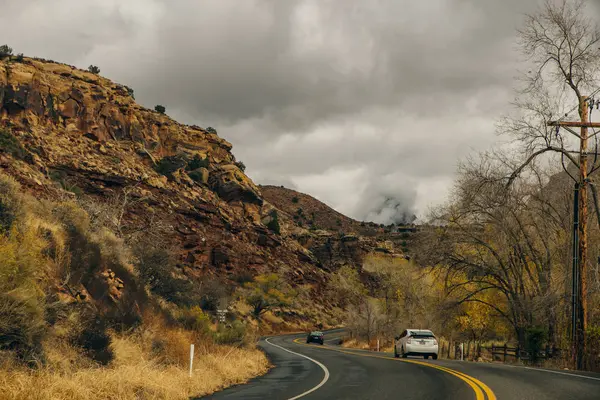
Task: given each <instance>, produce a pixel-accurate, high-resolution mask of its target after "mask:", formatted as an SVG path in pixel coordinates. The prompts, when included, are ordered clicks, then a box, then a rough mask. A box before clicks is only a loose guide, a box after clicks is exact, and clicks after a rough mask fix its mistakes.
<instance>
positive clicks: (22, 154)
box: [0, 129, 29, 161]
mask: <svg viewBox="0 0 600 400" xmlns="http://www.w3.org/2000/svg"><path fill="white" fill-rule="evenodd" d="M0 151H1V152H4V153H8V154H10V155H11V156H13V157H14V158H17V159H19V160H26V161H27V160H28V158H29V153H28V152H27V150H25V148H24V147H23V145H22V144H21V142H19V140H18V139H17V138H16V137H15V136H13V135H12V134H11V133H10V132H8V131H6V130H4V129H0Z"/></svg>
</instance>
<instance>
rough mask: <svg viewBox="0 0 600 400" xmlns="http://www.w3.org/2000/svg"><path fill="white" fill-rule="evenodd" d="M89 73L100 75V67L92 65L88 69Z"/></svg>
mask: <svg viewBox="0 0 600 400" xmlns="http://www.w3.org/2000/svg"><path fill="white" fill-rule="evenodd" d="M88 71H89V72H91V73H92V74H96V75H98V74H99V73H100V68H98V67H97V66H95V65H90V66H89V67H88Z"/></svg>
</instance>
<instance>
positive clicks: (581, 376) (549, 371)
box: [521, 367, 600, 381]
mask: <svg viewBox="0 0 600 400" xmlns="http://www.w3.org/2000/svg"><path fill="white" fill-rule="evenodd" d="M521 368H524V369H527V370H529V371H541V372H548V373H550V374H557V375H565V376H573V377H576V378H584V379H592V380H594V381H600V378H596V377H594V376H586V375H577V374H570V373H568V372H560V371H552V370H549V369H543V368H531V367H521Z"/></svg>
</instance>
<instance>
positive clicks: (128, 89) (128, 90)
mask: <svg viewBox="0 0 600 400" xmlns="http://www.w3.org/2000/svg"><path fill="white" fill-rule="evenodd" d="M125 89H126V90H127V93H128V94H129V96H131V98H132V99H134V100H135V95H134V92H133V89H132V88H130V87H129V86H125Z"/></svg>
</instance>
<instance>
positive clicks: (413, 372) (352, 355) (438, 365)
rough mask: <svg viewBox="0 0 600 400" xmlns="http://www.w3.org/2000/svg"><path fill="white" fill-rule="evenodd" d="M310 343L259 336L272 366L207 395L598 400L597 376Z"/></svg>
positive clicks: (331, 340) (331, 341)
mask: <svg viewBox="0 0 600 400" xmlns="http://www.w3.org/2000/svg"><path fill="white" fill-rule="evenodd" d="M339 334H340V332H339V331H329V332H326V334H325V337H326V339H328V340H326V343H325V345H323V346H321V345H314V344H311V345H307V344H305V335H288V336H279V337H272V338H268V339H264V340H261V341H260V343H259V346H260V347H261V348H262V349H263V350H264V351H265V352H266V353H267V355H268V356H269V358H270V359H271V362H272V364H273V365H274V368H273V369H271V371H269V373H267V374H266V375H264V376H262V377H259V378H256V379H254V380H252V381H251V382H250V383H248V384H246V385H240V386H236V387H232V388H229V389H226V390H224V391H222V392H219V393H216V394H214V395H212V396H207V397H205V398H210V399H236V400H237V399H274V400H277V399H282V400H283V399H285V400H295V399H303V400H304V399H306V400H309V399H382V400H384V399H404V400H434V399H435V400H437V399H439V400H458V399H461V400H463V399H467V400H495V399H499V400H502V399H506V400H509V399H518V400H542V399H543V400H553V399H561V400H562V399H568V400H579V399H581V400H584V399H585V400H587V399H589V400H592V399H593V400H600V374H589V373H587V374H585V373H571V372H566V371H556V370H542V369H534V368H525V367H517V366H509V365H503V364H488V363H473V362H467V361H450V360H437V361H433V360H427V361H426V360H423V359H422V358H420V359H419V358H410V357H409V358H408V359H406V360H403V359H395V358H394V357H393V355H392V354H388V353H376V352H370V351H361V350H349V349H344V348H340V347H339V346H336V345H335V343H336V337H337V336H338V335H339Z"/></svg>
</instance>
